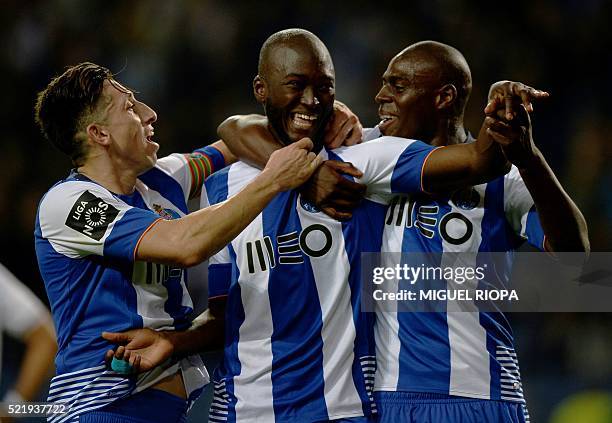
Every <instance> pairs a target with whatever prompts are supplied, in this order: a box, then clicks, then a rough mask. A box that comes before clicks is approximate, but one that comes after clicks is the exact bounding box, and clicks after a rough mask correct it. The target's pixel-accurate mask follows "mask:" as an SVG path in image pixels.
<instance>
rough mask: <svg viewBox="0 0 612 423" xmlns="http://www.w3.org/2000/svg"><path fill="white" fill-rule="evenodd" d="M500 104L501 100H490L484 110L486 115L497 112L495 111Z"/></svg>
mask: <svg viewBox="0 0 612 423" xmlns="http://www.w3.org/2000/svg"><path fill="white" fill-rule="evenodd" d="M498 104H499V100H498V99H497V98H492V99H491V100H489V102H488V103H487V105H486V106H485V108H484V112H485V114H486V115H488V114H491V113H493V112H495V109H496V108H497V105H498Z"/></svg>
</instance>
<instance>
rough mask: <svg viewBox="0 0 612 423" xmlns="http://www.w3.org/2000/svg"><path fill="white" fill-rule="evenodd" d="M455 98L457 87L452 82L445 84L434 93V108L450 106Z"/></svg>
mask: <svg viewBox="0 0 612 423" xmlns="http://www.w3.org/2000/svg"><path fill="white" fill-rule="evenodd" d="M456 99H457V88H456V87H455V86H454V85H453V84H446V85H444V86H443V87H442V88H439V89H438V92H437V94H436V104H435V106H436V110H445V109H448V108H450V107H451V106H452V105H453V104H454V103H455V100H456Z"/></svg>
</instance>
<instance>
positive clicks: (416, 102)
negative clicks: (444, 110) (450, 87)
mask: <svg viewBox="0 0 612 423" xmlns="http://www.w3.org/2000/svg"><path fill="white" fill-rule="evenodd" d="M429 68H430V67H429V66H428V65H427V63H425V62H423V61H422V60H419V58H418V57H410V56H408V55H404V56H402V55H401V54H400V55H398V56H396V57H394V58H393V60H391V62H390V63H389V66H388V67H387V70H386V71H385V73H384V74H383V86H382V88H381V89H380V91H379V92H378V94H377V95H376V102H377V103H378V105H379V107H378V114H379V117H380V119H381V121H380V124H379V129H380V131H381V133H382V134H383V135H389V136H396V137H403V138H413V139H420V140H423V141H429V140H430V139H431V137H432V136H433V132H434V131H435V127H436V120H437V117H436V107H435V102H436V94H437V93H436V88H437V87H438V80H437V78H436V76H435V73H434V72H432V71H431V70H430V69H429Z"/></svg>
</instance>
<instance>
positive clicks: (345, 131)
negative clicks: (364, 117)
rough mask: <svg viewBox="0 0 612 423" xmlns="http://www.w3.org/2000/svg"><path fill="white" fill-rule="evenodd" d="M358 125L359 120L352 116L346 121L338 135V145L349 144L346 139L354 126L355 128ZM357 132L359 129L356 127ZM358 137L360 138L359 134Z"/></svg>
mask: <svg viewBox="0 0 612 423" xmlns="http://www.w3.org/2000/svg"><path fill="white" fill-rule="evenodd" d="M358 126H359V127H360V126H361V124H360V123H359V120H357V118H356V117H352V118H350V119H348V120H347V121H346V123H345V124H344V126H343V127H342V129H341V130H340V133H339V135H338V136H339V138H340V140H341V144H340V145H349V144H347V140H348V139H349V137H350V135H351V134H352V132H353V131H354V130H355V128H357V127H358ZM358 132H361V129H358ZM359 138H361V136H359Z"/></svg>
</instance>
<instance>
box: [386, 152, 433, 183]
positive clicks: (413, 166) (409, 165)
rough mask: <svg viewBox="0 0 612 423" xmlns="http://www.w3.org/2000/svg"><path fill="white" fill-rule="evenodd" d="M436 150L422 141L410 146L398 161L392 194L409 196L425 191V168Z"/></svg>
mask: <svg viewBox="0 0 612 423" xmlns="http://www.w3.org/2000/svg"><path fill="white" fill-rule="evenodd" d="M435 149H436V148H435V147H432V146H430V145H428V144H425V143H424V142H421V141H416V142H414V143H412V144H410V145H409V146H408V147H407V148H406V149H405V150H404V151H403V152H402V154H401V155H400V157H399V158H398V159H397V163H396V164H395V168H394V169H393V174H392V175H391V192H392V193H406V194H409V193H415V192H421V191H423V186H422V182H423V181H422V176H423V166H424V165H425V161H426V160H427V157H428V156H429V154H430V153H431V152H432V151H433V150H435Z"/></svg>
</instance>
